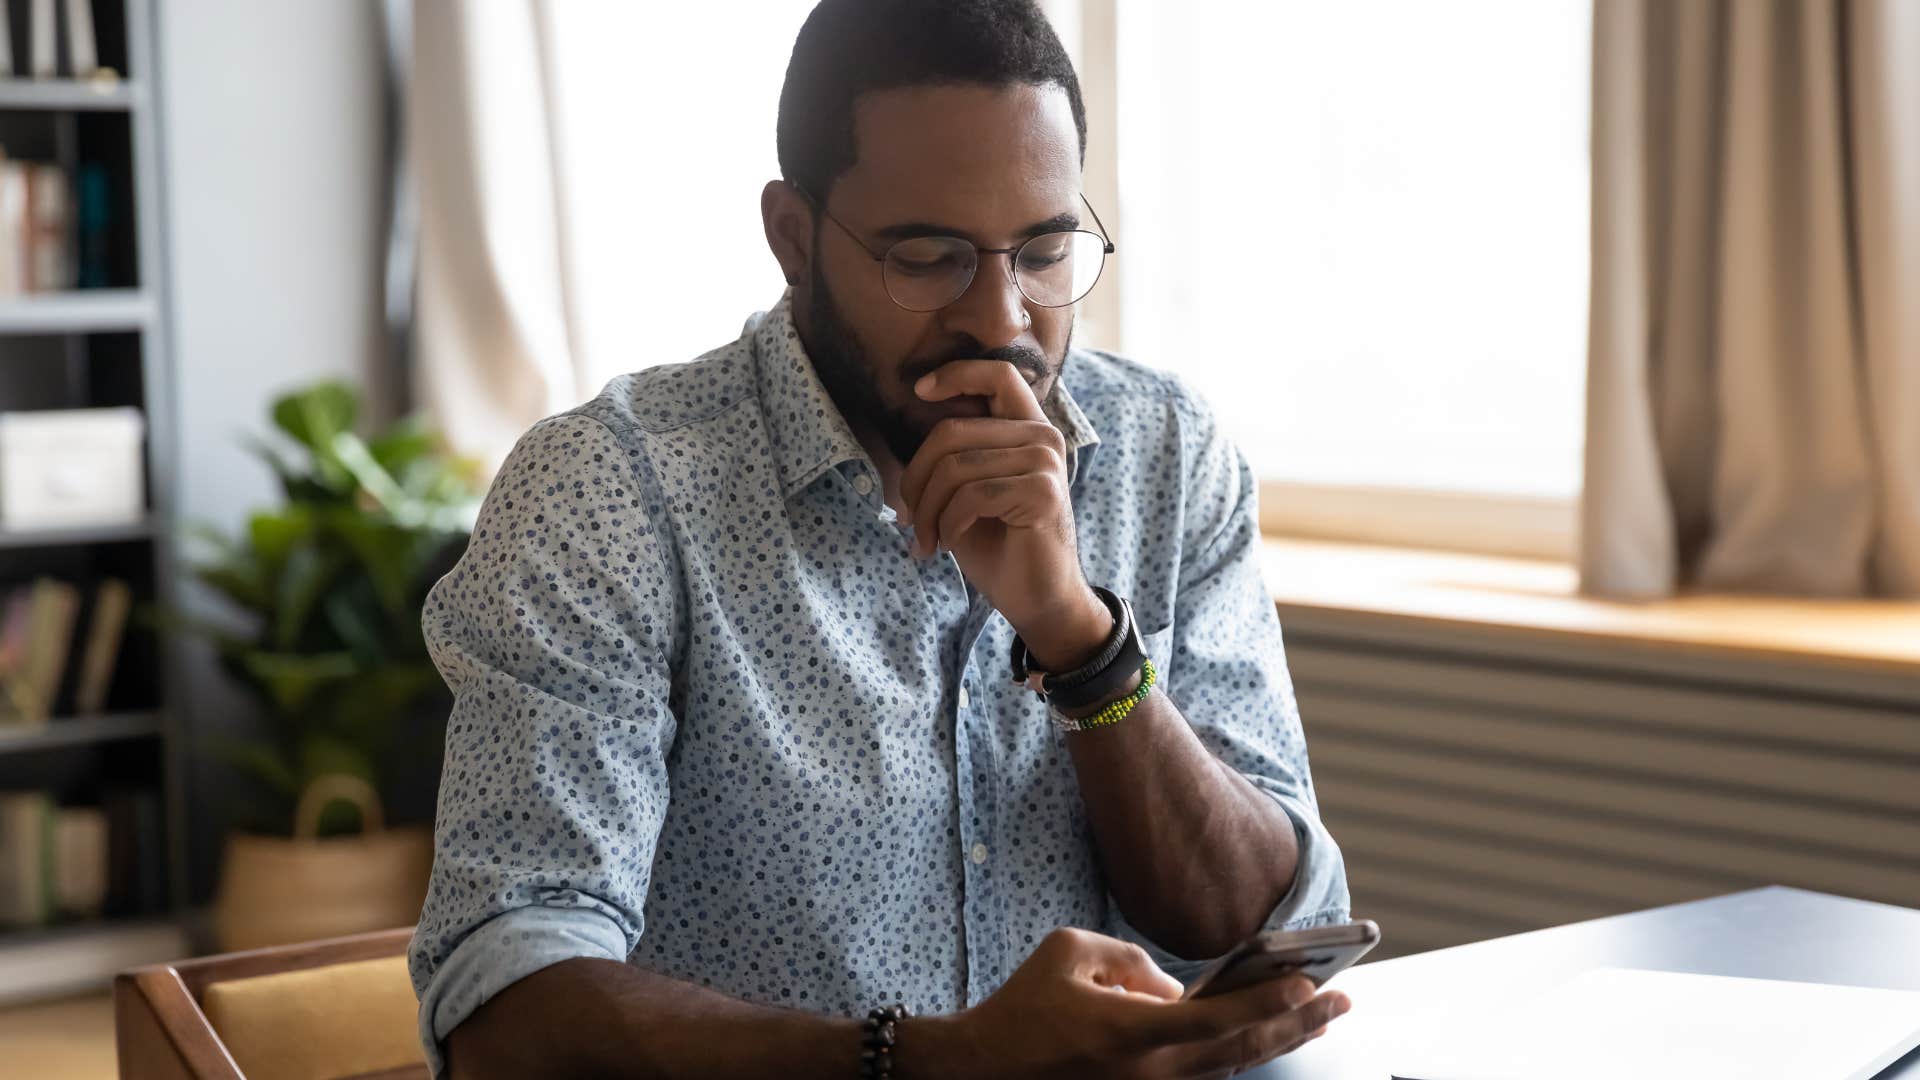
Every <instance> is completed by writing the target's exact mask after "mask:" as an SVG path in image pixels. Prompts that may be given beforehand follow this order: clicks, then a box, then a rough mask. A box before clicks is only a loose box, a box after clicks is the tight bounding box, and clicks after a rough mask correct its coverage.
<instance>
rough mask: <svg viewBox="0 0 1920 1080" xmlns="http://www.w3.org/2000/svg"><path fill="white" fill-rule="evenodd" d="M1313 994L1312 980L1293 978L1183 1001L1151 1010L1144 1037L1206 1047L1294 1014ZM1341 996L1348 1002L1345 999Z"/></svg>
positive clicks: (1341, 997)
mask: <svg viewBox="0 0 1920 1080" xmlns="http://www.w3.org/2000/svg"><path fill="white" fill-rule="evenodd" d="M1313 993H1314V986H1313V981H1312V980H1311V979H1308V978H1307V977H1306V976H1304V975H1289V976H1287V977H1285V978H1282V979H1273V980H1270V981H1267V982H1263V983H1258V984H1256V985H1254V986H1249V987H1247V988H1245V989H1243V990H1235V991H1233V992H1232V993H1228V994H1221V995H1219V996H1217V997H1203V998H1196V999H1193V1000H1191V1001H1182V1002H1180V1004H1179V1005H1178V1006H1177V1007H1173V1008H1164V1009H1155V1010H1151V1015H1149V1016H1147V1017H1144V1018H1142V1020H1141V1023H1140V1026H1141V1029H1142V1033H1143V1034H1144V1035H1146V1036H1147V1037H1148V1038H1150V1039H1151V1040H1152V1041H1153V1042H1154V1043H1156V1044H1167V1043H1204V1042H1209V1041H1212V1040H1216V1039H1220V1038H1223V1037H1225V1036H1228V1035H1231V1034H1232V1033H1234V1032H1236V1031H1239V1030H1241V1029H1243V1028H1247V1027H1250V1026H1252V1025H1254V1024H1258V1023H1260V1022H1262V1021H1265V1020H1268V1019H1271V1018H1273V1017H1276V1016H1280V1015H1282V1014H1289V1013H1292V1012H1293V1011H1294V1010H1296V1009H1298V1008H1299V1007H1300V1006H1302V1005H1303V1004H1305V1003H1307V1002H1309V1001H1312V1000H1314V997H1313ZM1330 996H1331V995H1330ZM1339 996H1340V1000H1343V1001H1344V1000H1345V995H1339ZM1316 1026H1317V1025H1316Z"/></svg>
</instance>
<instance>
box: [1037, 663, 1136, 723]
mask: <svg viewBox="0 0 1920 1080" xmlns="http://www.w3.org/2000/svg"><path fill="white" fill-rule="evenodd" d="M1157 675H1158V672H1157V671H1156V670H1155V669H1154V666H1153V660H1152V658H1147V659H1144V660H1142V661H1140V685H1139V686H1136V687H1134V688H1133V693H1131V694H1128V695H1127V696H1126V697H1123V698H1121V699H1120V700H1118V701H1110V702H1108V703H1107V705H1106V707H1104V708H1102V709H1101V710H1100V711H1099V712H1097V713H1094V714H1093V715H1092V716H1083V717H1080V718H1079V719H1075V718H1073V717H1071V716H1066V715H1064V714H1062V713H1061V712H1060V710H1058V709H1054V710H1052V711H1053V726H1054V727H1055V728H1057V729H1059V730H1060V731H1092V730H1094V729H1095V728H1103V727H1112V726H1113V725H1115V724H1117V723H1119V722H1120V721H1122V720H1125V719H1126V718H1127V714H1128V713H1130V712H1132V711H1133V707H1134V706H1135V705H1138V704H1140V703H1141V702H1142V701H1145V700H1146V697H1147V695H1148V694H1150V693H1152V692H1153V684H1154V681H1155V677H1156V676H1157Z"/></svg>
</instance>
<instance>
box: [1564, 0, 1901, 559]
mask: <svg viewBox="0 0 1920 1080" xmlns="http://www.w3.org/2000/svg"><path fill="white" fill-rule="evenodd" d="M1593 90H1594V100H1593V156H1594V162H1593V169H1594V171H1593V179H1594V185H1593V215H1594V216H1593V283H1592V290H1593V293H1592V325H1591V340H1590V352H1591V356H1590V368H1589V373H1588V405H1587V464H1586V495H1585V500H1584V506H1583V509H1582V522H1581V524H1582V544H1581V549H1582V550H1581V571H1582V578H1583V582H1584V585H1585V587H1586V589H1587V590H1588V591H1590V592H1593V593H1597V594H1601V595H1611V596H1622V597H1651V596H1661V595H1666V594H1670V593H1673V592H1675V591H1676V590H1681V589H1688V588H1702V589H1722V590H1745V591H1768V592H1779V593H1798V594H1809V595H1830V596H1852V595H1885V596H1900V597H1917V596H1920V2H1915V0H1596V5H1595V20H1594V70H1593Z"/></svg>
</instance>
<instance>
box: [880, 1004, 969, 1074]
mask: <svg viewBox="0 0 1920 1080" xmlns="http://www.w3.org/2000/svg"><path fill="white" fill-rule="evenodd" d="M894 1029H895V1032H896V1033H897V1034H898V1036H899V1041H898V1042H897V1043H895V1045H894V1050H893V1076H894V1080H962V1078H967V1077H976V1076H979V1075H981V1072H980V1061H979V1056H978V1053H977V1052H976V1049H975V1047H974V1044H973V1040H972V1039H971V1038H970V1037H969V1035H968V1033H967V1024H966V1014H965V1013H948V1014H947V1015H945V1016H909V1017H907V1018H906V1019H904V1020H902V1021H900V1022H899V1023H898V1024H896V1025H894Z"/></svg>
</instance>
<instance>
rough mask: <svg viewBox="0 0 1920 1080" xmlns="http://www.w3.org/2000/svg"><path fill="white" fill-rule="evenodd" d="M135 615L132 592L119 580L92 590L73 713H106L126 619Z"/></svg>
mask: <svg viewBox="0 0 1920 1080" xmlns="http://www.w3.org/2000/svg"><path fill="white" fill-rule="evenodd" d="M132 613H133V590H132V589H131V588H129V587H128V586H127V583H126V582H124V581H121V580H120V579H119V578H106V579H104V580H102V581H101V582H100V584H99V585H98V586H96V587H95V588H94V591H93V612H92V616H91V618H89V619H88V622H87V638H86V647H85V651H84V652H83V653H81V656H80V670H79V672H78V676H77V679H76V681H75V683H74V688H73V711H74V713H75V714H77V715H79V716H94V715H97V714H99V713H101V712H104V711H106V707H107V691H108V690H109V689H111V688H112V685H113V669H114V665H115V663H116V662H117V661H118V660H119V658H120V643H121V642H122V641H124V640H125V639H126V636H127V616H129V615H130V614H132Z"/></svg>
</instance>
